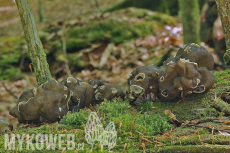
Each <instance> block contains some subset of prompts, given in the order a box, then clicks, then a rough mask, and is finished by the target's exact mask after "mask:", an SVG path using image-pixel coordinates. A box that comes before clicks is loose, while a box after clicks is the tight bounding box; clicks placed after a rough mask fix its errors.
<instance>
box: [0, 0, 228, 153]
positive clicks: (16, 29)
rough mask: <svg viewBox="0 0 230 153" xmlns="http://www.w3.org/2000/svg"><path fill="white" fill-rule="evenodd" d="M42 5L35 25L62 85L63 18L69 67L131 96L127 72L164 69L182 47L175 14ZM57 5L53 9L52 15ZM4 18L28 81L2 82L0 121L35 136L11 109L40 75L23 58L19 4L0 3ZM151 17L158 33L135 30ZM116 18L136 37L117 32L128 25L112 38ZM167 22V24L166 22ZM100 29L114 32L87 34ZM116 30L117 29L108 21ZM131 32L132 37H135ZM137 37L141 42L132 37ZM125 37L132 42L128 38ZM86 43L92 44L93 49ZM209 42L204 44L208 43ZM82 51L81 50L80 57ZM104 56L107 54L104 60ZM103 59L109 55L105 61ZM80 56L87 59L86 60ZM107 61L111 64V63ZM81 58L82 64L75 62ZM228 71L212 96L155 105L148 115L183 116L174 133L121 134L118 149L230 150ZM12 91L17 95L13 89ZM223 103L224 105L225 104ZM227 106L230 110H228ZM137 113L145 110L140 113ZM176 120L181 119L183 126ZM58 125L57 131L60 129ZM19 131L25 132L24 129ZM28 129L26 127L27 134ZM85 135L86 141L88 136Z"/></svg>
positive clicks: (54, 1) (52, 2)
mask: <svg viewBox="0 0 230 153" xmlns="http://www.w3.org/2000/svg"><path fill="white" fill-rule="evenodd" d="M42 2H43V9H44V10H43V13H44V17H45V22H42V23H40V22H39V21H38V14H37V13H36V12H38V4H37V1H35V0H31V1H30V4H31V7H32V10H33V12H34V15H35V20H36V25H37V28H38V32H39V34H40V38H41V40H42V42H43V45H44V49H45V50H46V51H47V52H48V53H47V58H48V62H49V64H50V68H51V73H52V76H53V78H54V79H57V80H58V81H61V80H62V79H63V78H65V77H67V74H66V71H65V70H64V66H63V55H62V53H61V50H60V48H61V46H62V43H60V42H61V40H60V37H58V33H59V32H60V31H61V30H62V29H61V28H60V27H59V26H58V23H60V22H63V20H65V22H64V23H65V25H66V27H67V32H66V40H67V49H69V52H68V54H69V55H70V57H69V62H70V65H73V66H70V69H71V71H72V74H73V76H74V77H75V78H77V79H80V80H84V81H86V82H88V81H89V80H92V79H101V80H103V81H104V82H105V83H106V84H112V85H117V86H119V87H121V88H122V89H123V90H124V91H125V90H126V83H127V78H128V75H129V74H130V73H131V72H132V71H133V70H134V69H135V68H136V67H137V66H143V65H149V64H155V65H160V64H161V63H162V62H163V61H164V60H165V59H166V58H168V57H169V56H174V55H175V54H176V52H177V50H178V49H179V48H180V47H182V46H183V37H182V35H183V29H182V26H181V24H180V23H177V22H176V21H174V19H172V18H173V17H168V16H166V17H165V16H164V15H162V14H157V15H159V16H160V17H158V18H155V16H154V13H151V12H149V11H145V10H136V9H133V8H131V9H127V10H123V11H120V12H119V11H117V12H115V13H113V12H112V13H108V14H106V15H105V14H104V15H102V14H101V13H100V11H102V10H104V9H106V8H108V7H110V6H111V5H112V4H114V3H115V2H114V1H111V0H106V1H102V0H98V3H99V8H98V7H96V5H95V1H93V0H88V1H87V2H85V1H84V2H83V1H72V0H69V1H65V2H64V1H61V0H44V1H42ZM63 2H64V3H63ZM117 2H119V1H116V3H117ZM70 4H71V5H70ZM50 8H51V9H52V11H50ZM73 10H74V11H73ZM92 13H94V15H92ZM0 14H1V16H0V37H1V39H0V45H2V46H4V47H5V50H4V51H5V52H9V51H10V50H12V49H14V51H15V52H14V53H15V55H16V53H17V52H20V56H16V58H17V59H18V60H17V62H14V63H13V62H12V63H13V64H12V65H13V66H14V67H15V68H18V67H19V66H18V65H19V64H20V63H22V65H23V66H22V67H21V68H20V71H22V73H21V72H19V73H18V74H20V75H18V76H21V77H20V78H19V77H17V76H13V77H12V78H11V80H9V79H8V80H7V79H3V81H1V82H0V91H1V92H0V104H1V107H0V120H3V121H5V122H8V123H9V124H11V125H13V127H14V129H16V131H15V133H20V134H23V133H26V131H28V130H27V128H28V129H30V128H31V125H23V124H18V122H17V119H15V118H13V117H12V116H11V115H9V110H10V109H12V108H13V107H14V106H15V105H16V104H17V102H18V99H16V98H15V96H16V97H19V96H20V94H21V93H22V92H23V91H24V90H28V89H32V88H36V87H37V84H36V78H35V76H34V74H33V72H30V69H31V68H30V67H29V66H30V62H29V60H28V57H27V56H28V55H25V56H23V55H24V53H23V54H22V53H21V52H22V50H23V48H24V51H25V50H26V47H25V42H24V41H25V40H24V38H23V37H21V36H23V30H22V27H21V22H20V18H19V16H18V13H17V8H16V5H15V3H14V1H13V0H12V1H9V0H1V4H0ZM82 16H84V17H82ZM152 18H154V19H153V20H158V21H159V23H158V22H155V21H154V24H155V25H156V26H154V28H153V29H151V28H152V27H151V28H149V29H148V28H146V29H148V30H151V31H150V32H149V31H148V30H146V31H140V32H139V31H138V30H136V29H138V26H140V27H141V26H142V23H143V24H144V25H145V26H146V25H148V24H152V21H151V20H152ZM165 18H166V19H165ZM111 20H112V23H114V24H116V22H114V21H118V23H119V25H122V26H123V27H125V28H127V25H125V24H123V22H124V21H125V22H126V21H128V22H130V23H133V24H134V25H137V27H129V28H130V29H131V28H133V29H132V30H133V33H131V34H130V33H126V32H127V31H122V32H124V33H125V36H120V35H119V36H117V35H116V34H117V33H118V31H120V30H121V29H122V30H124V29H125V28H123V27H122V28H120V29H119V28H118V30H117V31H116V30H115V31H113V32H114V33H115V34H114V33H110V32H109V31H112V30H113V29H109V28H108V27H109V26H108V27H107V26H106V24H107V21H111ZM133 20H134V21H133ZM165 20H167V22H166V23H165ZM97 21H100V23H97ZM93 24H95V25H98V24H99V26H104V27H105V28H108V31H102V33H103V35H101V33H100V32H98V33H94V35H91V34H90V35H89V33H87V31H88V29H90V31H91V33H93V32H95V31H98V29H96V30H95V31H94V29H95V27H96V26H95V27H91V26H90V25H93ZM109 25H112V24H111V23H109ZM84 28H85V29H84ZM87 28H88V29H87ZM44 29H45V30H44ZM79 29H80V31H81V32H82V33H83V34H85V35H86V36H87V37H83V36H81V35H80V34H79V33H78V30H79ZM82 29H83V30H82ZM84 30H85V31H84ZM84 32H85V33H84ZM140 33H141V34H140ZM142 33H144V34H142ZM75 34H79V37H81V39H76V38H74V37H72V35H75ZM129 35H130V37H128V36H129ZM134 36H136V37H135V38H134V39H133V37H134ZM115 38H116V39H115ZM124 39H126V41H125V40H124ZM89 40H90V41H89ZM105 40H106V41H105ZM68 42H69V44H68ZM72 42H74V43H78V46H74V45H72ZM79 42H80V43H79ZM85 42H92V43H90V44H88V43H85ZM104 42H106V43H104ZM79 44H81V45H82V44H85V46H83V47H82V48H76V47H79ZM109 44H110V45H112V46H113V47H112V48H110V49H109V52H110V55H111V56H110V57H107V56H105V55H103V52H104V51H105V50H106V49H107V47H108V46H109ZM68 45H69V46H68ZM202 45H203V46H205V45H204V44H203V43H202ZM15 46H16V47H15ZM68 47H69V48H68ZM205 47H206V49H207V50H208V51H209V52H210V53H211V54H212V55H213V57H214V61H215V63H216V64H218V62H219V59H218V57H217V55H216V54H215V53H214V51H213V49H210V48H209V47H208V46H205ZM18 48H19V49H18ZM75 50H77V51H76V52H74V51H75ZM4 51H3V52H4ZM67 51H68V50H67ZM55 52H57V53H55ZM0 55H1V54H0ZM98 55H100V56H99V57H98ZM102 56H105V57H104V58H101V57H102ZM54 57H55V58H54ZM73 57H74V58H73ZM75 57H76V58H75ZM79 57H81V59H83V60H80V59H79ZM22 59H24V60H22ZM102 59H103V60H102ZM104 59H106V60H105V61H104ZM77 60H78V61H80V62H78V63H76V61H77ZM4 61H6V63H7V64H8V63H9V64H11V62H9V61H7V60H4ZM100 63H101V64H100ZM58 68H60V69H58ZM221 70H222V69H221V68H219V67H216V69H215V70H214V71H221ZM214 71H213V72H214ZM15 72H18V71H16V70H15V71H13V73H15ZM21 74H22V75H21ZM228 74H229V73H228V71H226V72H224V71H223V73H222V72H216V73H215V76H216V81H215V85H214V86H213V88H212V89H211V91H210V92H208V93H207V94H201V95H199V96H194V97H192V96H189V97H188V98H187V99H183V100H181V101H175V102H165V103H161V102H160V101H159V100H158V101H157V102H155V103H153V104H151V110H150V111H149V112H148V113H149V114H161V113H162V111H164V110H168V111H167V113H168V115H172V116H174V115H176V117H175V116H174V118H172V120H171V122H172V123H173V124H174V126H173V128H172V129H171V130H168V131H167V132H165V133H160V134H158V135H155V136H152V135H151V136H149V135H148V134H145V133H144V135H141V134H139V135H138V134H137V133H135V135H134V133H133V135H132V133H131V132H130V133H131V134H130V133H128V132H127V133H128V136H127V135H125V138H127V139H125V138H124V137H123V135H122V137H121V138H122V139H123V138H124V140H122V141H119V142H118V143H117V145H118V146H117V149H115V152H121V151H127V152H129V151H131V150H132V149H133V146H131V145H136V147H135V148H134V149H135V150H136V151H137V152H143V151H146V152H150V150H151V149H155V151H162V152H187V150H189V151H190V152H197V150H202V151H203V152H209V151H210V148H215V150H216V152H227V150H228V145H229V133H230V132H229V124H230V122H229V115H230V114H229V111H228V110H225V109H228V108H230V107H229V106H228V105H225V102H224V101H223V100H222V99H224V98H225V100H226V99H228V97H227V96H228V91H229V87H228V82H229V75H228ZM8 90H10V92H9V91H8ZM12 93H13V94H12ZM13 95H15V96H13ZM221 98H222V99H221ZM219 103H220V104H221V106H219ZM225 106H226V108H224V107H225ZM144 107H145V106H143V108H144ZM130 109H137V110H138V108H130ZM167 113H166V114H167ZM177 121H178V122H179V125H178V122H177ZM120 123H121V122H120ZM120 123H119V124H120ZM123 125H124V126H125V123H123ZM181 125H182V126H181ZM59 126H60V127H59ZM120 126H121V125H120ZM32 127H33V125H32ZM53 127H55V128H57V129H56V131H55V130H54V129H53ZM191 127H192V128H191ZM20 128H21V129H22V130H21V131H20ZM23 128H25V130H24V131H23ZM34 129H37V127H36V128H35V127H34ZM44 129H45V131H46V130H48V131H49V130H51V129H52V131H53V132H59V133H73V132H75V134H76V131H74V130H73V129H70V128H69V127H66V126H64V125H63V126H62V125H57V123H55V124H44V125H42V126H41V127H38V131H39V130H40V131H42V130H44ZM4 130H5V129H4V128H3V127H2V126H1V127H0V132H2V131H4ZM17 130H18V131H17ZM35 131H36V130H35ZM35 131H33V130H32V131H30V132H31V133H33V132H35ZM43 132H44V131H43ZM127 133H126V134H127ZM81 134H82V132H80V134H79V135H81ZM79 135H78V137H79ZM80 137H81V138H84V136H80ZM1 138H2V137H0V139H1ZM0 142H3V140H2V139H1V140H0ZM127 143H128V145H127ZM1 145H3V144H1ZM194 145H195V147H194ZM85 147H86V148H87V147H89V145H86V146H85ZM98 148H100V145H98V146H97V149H96V151H95V152H97V150H98ZM161 148H162V149H161ZM62 152H63V151H62Z"/></svg>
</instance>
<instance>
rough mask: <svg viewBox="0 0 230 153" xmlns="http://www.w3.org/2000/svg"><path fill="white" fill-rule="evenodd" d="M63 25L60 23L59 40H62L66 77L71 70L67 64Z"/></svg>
mask: <svg viewBox="0 0 230 153" xmlns="http://www.w3.org/2000/svg"><path fill="white" fill-rule="evenodd" d="M64 34H65V25H64V24H63V25H62V34H61V40H62V46H63V47H62V49H63V54H64V56H65V69H66V72H67V75H68V77H71V76H72V75H71V72H70V70H69V65H68V59H67V52H66V41H65V36H64Z"/></svg>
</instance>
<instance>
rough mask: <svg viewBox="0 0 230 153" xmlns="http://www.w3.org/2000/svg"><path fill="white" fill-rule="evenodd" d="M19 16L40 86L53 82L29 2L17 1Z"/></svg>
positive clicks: (25, 0) (24, 0)
mask: <svg viewBox="0 0 230 153" xmlns="http://www.w3.org/2000/svg"><path fill="white" fill-rule="evenodd" d="M16 4H17V7H18V11H19V15H20V18H21V21H22V26H23V29H24V33H25V37H26V41H27V45H28V50H29V56H30V59H31V61H32V64H33V68H34V71H35V75H36V79H37V83H38V85H41V84H42V83H44V82H46V81H48V80H52V77H51V74H50V71H49V65H48V63H47V61H46V54H45V52H44V50H43V46H42V43H41V40H40V39H39V37H38V34H37V31H36V26H35V21H34V16H33V13H32V11H31V7H30V4H29V2H28V1H27V0H16Z"/></svg>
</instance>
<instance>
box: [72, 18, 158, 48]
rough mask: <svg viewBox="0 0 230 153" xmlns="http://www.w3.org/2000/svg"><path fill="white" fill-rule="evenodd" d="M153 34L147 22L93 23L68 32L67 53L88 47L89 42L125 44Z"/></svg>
mask: <svg viewBox="0 0 230 153" xmlns="http://www.w3.org/2000/svg"><path fill="white" fill-rule="evenodd" d="M153 32H154V27H153V25H152V24H151V23H149V22H141V23H137V24H133V23H129V22H126V21H123V22H118V21H114V20H105V21H94V22H92V23H91V24H88V25H86V26H83V27H77V28H75V29H72V30H70V31H68V33H67V35H68V37H71V38H72V39H70V40H69V41H67V51H71V50H73V49H74V50H77V49H82V48H85V47H88V46H89V42H100V41H103V42H108V43H109V42H113V43H115V44H118V43H122V42H127V41H130V40H132V39H135V38H138V37H144V36H146V35H150V34H152V33H153Z"/></svg>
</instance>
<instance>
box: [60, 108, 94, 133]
mask: <svg viewBox="0 0 230 153" xmlns="http://www.w3.org/2000/svg"><path fill="white" fill-rule="evenodd" d="M89 114H90V113H89V111H84V110H82V109H81V110H80V111H79V112H77V113H69V114H68V115H66V116H64V117H63V118H62V119H61V121H60V123H62V124H65V125H71V126H73V127H75V128H78V129H82V130H84V127H83V124H82V123H84V124H85V123H86V122H87V120H88V116H89Z"/></svg>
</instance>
